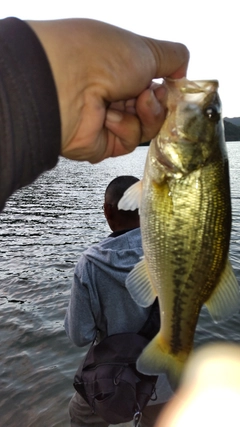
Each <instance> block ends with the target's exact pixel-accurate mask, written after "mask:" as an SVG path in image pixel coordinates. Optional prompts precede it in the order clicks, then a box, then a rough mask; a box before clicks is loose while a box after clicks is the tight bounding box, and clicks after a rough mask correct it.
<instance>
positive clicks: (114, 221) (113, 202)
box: [104, 175, 139, 231]
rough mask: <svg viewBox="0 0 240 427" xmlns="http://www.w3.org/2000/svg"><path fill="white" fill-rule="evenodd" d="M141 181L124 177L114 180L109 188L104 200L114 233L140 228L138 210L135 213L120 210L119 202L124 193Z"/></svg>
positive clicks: (106, 213)
mask: <svg viewBox="0 0 240 427" xmlns="http://www.w3.org/2000/svg"><path fill="white" fill-rule="evenodd" d="M137 181H139V179H138V178H136V177H135V176H131V175H122V176H118V177H117V178H115V179H113V180H112V181H111V182H110V184H109V185H108V186H107V188H106V191H105V200H104V214H105V217H106V220H107V222H108V225H109V227H110V228H111V230H112V231H121V230H124V229H133V228H137V227H139V215H138V209H136V210H135V211H124V210H118V206H117V205H118V202H119V200H120V199H121V198H122V196H123V194H124V192H125V191H126V190H127V189H128V188H129V187H131V185H133V184H135V183H136V182H137Z"/></svg>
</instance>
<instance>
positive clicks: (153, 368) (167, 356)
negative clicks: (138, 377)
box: [137, 333, 188, 390]
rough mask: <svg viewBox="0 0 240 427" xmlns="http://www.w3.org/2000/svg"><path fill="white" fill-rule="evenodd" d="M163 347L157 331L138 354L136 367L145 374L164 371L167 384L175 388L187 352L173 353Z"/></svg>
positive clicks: (156, 373)
mask: <svg viewBox="0 0 240 427" xmlns="http://www.w3.org/2000/svg"><path fill="white" fill-rule="evenodd" d="M164 347H165V346H163V345H162V344H161V336H160V333H158V334H157V335H156V336H155V337H154V338H153V340H152V341H150V343H149V344H148V345H147V346H146V347H145V349H144V350H143V352H142V353H141V355H140V356H139V358H138V360H137V369H138V371H139V372H142V373H143V374H147V375H159V374H160V373H165V374H166V375H167V378H168V381H169V384H170V385H171V387H172V389H173V390H175V389H176V388H177V387H178V384H179V381H180V377H181V374H182V371H183V368H184V364H185V361H186V359H187V357H188V354H186V353H183V352H181V355H175V354H172V353H170V351H167V349H166V348H164ZM180 356H181V357H180Z"/></svg>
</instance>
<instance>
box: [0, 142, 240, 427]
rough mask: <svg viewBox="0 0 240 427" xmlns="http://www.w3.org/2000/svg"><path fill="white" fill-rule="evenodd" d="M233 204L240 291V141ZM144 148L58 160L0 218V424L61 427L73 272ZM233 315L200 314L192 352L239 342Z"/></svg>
mask: <svg viewBox="0 0 240 427" xmlns="http://www.w3.org/2000/svg"><path fill="white" fill-rule="evenodd" d="M227 147H228V152H229V159H230V172H231V194H232V206H233V226H232V236H231V248H230V258H231V261H232V264H233V267H234V270H235V272H236V276H237V278H238V281H239V283H240V142H230V143H227ZM146 153H147V147H139V148H138V149H137V150H136V151H135V152H134V153H132V154H130V155H128V156H123V157H119V158H116V159H108V160H105V161H104V162H102V163H100V164H98V165H94V166H92V165H90V164H88V163H78V162H72V161H68V160H65V159H61V160H60V162H59V164H58V166H57V167H56V168H55V169H54V170H52V171H50V172H48V173H46V174H45V175H43V176H42V177H40V178H39V179H38V180H37V181H36V182H35V183H34V184H33V185H31V186H29V187H28V188H25V189H23V190H20V191H19V192H17V193H16V194H15V195H14V196H12V197H11V199H10V200H9V201H8V203H7V205H6V207H5V210H4V212H3V213H2V214H1V216H0V235H1V247H0V319H1V322H0V330H1V346H0V365H1V367H0V372H1V375H0V425H1V426H4V427H15V426H24V427H31V426H34V427H43V426H44V427H68V426H69V421H68V409H67V406H68V402H69V400H70V398H71V395H72V393H73V391H74V390H73V387H72V379H73V376H74V373H75V371H76V369H77V366H78V363H79V357H80V355H81V351H82V350H81V349H79V348H77V347H75V346H74V345H72V344H71V343H70V342H69V340H68V338H67V337H66V335H65V331H64V328H63V319H64V315H65V311H66V308H67V304H68V300H69V295H70V288H71V281H72V276H73V270H74V266H75V264H76V262H77V261H78V258H79V256H80V254H81V252H82V251H83V250H84V249H85V248H86V247H88V246H89V245H91V244H93V243H95V242H98V241H99V240H100V239H102V238H104V237H105V236H107V235H108V234H109V232H110V230H109V228H108V226H107V224H106V222H105V219H104V215H103V211H102V204H103V194H104V191H105V188H106V185H107V184H108V183H109V182H110V180H111V179H113V178H115V177H116V176H117V175H122V174H126V175H135V176H137V177H139V178H141V177H142V173H143V168H144V162H145V158H146ZM239 323H240V314H236V315H235V316H233V317H232V318H231V319H229V320H227V321H224V322H222V323H219V324H214V323H213V322H212V320H211V318H210V316H209V315H208V313H207V311H206V310H205V309H203V310H202V313H201V316H200V320H199V325H198V328H197V331H196V340H195V341H196V345H200V344H203V343H204V342H207V341H212V340H229V341H235V342H239V341H240V328H239Z"/></svg>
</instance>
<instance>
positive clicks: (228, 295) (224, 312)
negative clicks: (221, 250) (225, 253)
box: [205, 260, 240, 322]
mask: <svg viewBox="0 0 240 427" xmlns="http://www.w3.org/2000/svg"><path fill="white" fill-rule="evenodd" d="M205 305H206V306H207V308H208V311H209V313H210V314H211V316H212V318H213V320H214V321H215V322H218V321H219V320H221V319H224V318H227V317H230V316H231V315H233V314H234V313H235V312H236V311H237V310H239V309H240V292H239V285H238V282H237V279H236V277H235V274H234V272H233V269H232V266H231V263H230V261H229V260H228V261H227V263H226V267H225V269H224V271H223V273H222V275H221V277H220V282H219V285H218V286H217V287H216V289H215V290H214V292H213V293H212V295H211V297H210V298H209V300H208V301H207V302H206V303H205Z"/></svg>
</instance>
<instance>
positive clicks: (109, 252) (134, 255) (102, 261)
mask: <svg viewBox="0 0 240 427" xmlns="http://www.w3.org/2000/svg"><path fill="white" fill-rule="evenodd" d="M142 255H143V251H142V240H141V232H140V228H135V229H133V230H130V231H127V232H125V233H124V234H121V235H119V236H117V237H107V238H106V239H104V240H103V241H102V242H100V243H98V244H96V245H93V246H91V247H90V248H89V249H87V250H86V251H85V252H84V253H83V255H82V256H84V257H85V258H86V259H87V260H88V261H90V262H91V263H92V264H93V265H94V266H95V267H97V268H98V269H99V270H101V271H102V272H105V273H107V275H108V277H109V276H110V277H113V278H114V279H115V280H117V281H118V282H120V283H121V284H123V285H125V280H126V277H127V275H128V273H129V272H130V271H131V270H132V268H133V267H134V265H135V264H136V263H137V262H138V261H140V258H141V257H142Z"/></svg>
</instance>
